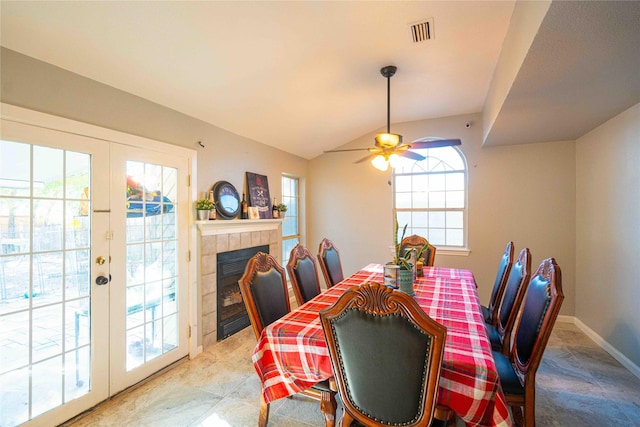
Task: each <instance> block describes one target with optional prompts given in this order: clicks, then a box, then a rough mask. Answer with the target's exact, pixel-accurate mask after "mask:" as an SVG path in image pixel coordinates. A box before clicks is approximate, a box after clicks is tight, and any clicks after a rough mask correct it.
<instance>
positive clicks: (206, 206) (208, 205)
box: [196, 199, 214, 221]
mask: <svg viewBox="0 0 640 427" xmlns="http://www.w3.org/2000/svg"><path fill="white" fill-rule="evenodd" d="M213 208H214V206H213V202H212V201H211V200H209V199H199V200H197V201H196V213H197V214H198V221H204V220H207V219H209V213H210V212H211V209H213Z"/></svg>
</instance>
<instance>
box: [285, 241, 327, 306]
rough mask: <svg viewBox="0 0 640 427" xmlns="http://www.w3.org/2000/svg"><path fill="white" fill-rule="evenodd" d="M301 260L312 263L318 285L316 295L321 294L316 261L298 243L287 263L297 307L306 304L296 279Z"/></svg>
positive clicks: (307, 250)
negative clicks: (307, 260)
mask: <svg viewBox="0 0 640 427" xmlns="http://www.w3.org/2000/svg"><path fill="white" fill-rule="evenodd" d="M303 259H310V260H311V262H312V263H313V270H314V273H315V277H316V283H317V285H318V294H319V293H321V292H322V290H321V289H320V279H319V278H318V268H317V267H316V260H315V258H314V256H313V255H312V254H311V252H310V251H309V249H307V248H306V247H304V246H302V245H301V244H299V243H298V244H297V245H296V246H295V247H294V248H293V249H291V253H290V255H289V262H288V263H287V272H289V280H290V281H291V287H292V288H293V293H294V294H295V296H296V301H297V302H298V305H299V306H300V305H302V304H304V303H305V302H307V301H305V299H304V296H303V295H302V288H301V283H298V278H297V277H296V270H297V269H298V264H299V263H300V260H303Z"/></svg>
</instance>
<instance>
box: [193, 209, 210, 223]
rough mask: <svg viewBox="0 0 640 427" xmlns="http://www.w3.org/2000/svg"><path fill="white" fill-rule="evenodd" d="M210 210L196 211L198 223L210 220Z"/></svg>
mask: <svg viewBox="0 0 640 427" xmlns="http://www.w3.org/2000/svg"><path fill="white" fill-rule="evenodd" d="M210 213H211V210H210V209H196V214H197V215H198V216H197V218H198V221H206V220H208V219H209V214H210Z"/></svg>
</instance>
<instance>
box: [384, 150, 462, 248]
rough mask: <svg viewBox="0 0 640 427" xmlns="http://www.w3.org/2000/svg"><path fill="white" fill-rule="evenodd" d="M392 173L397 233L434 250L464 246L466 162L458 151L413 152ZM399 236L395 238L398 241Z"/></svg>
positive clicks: (401, 160)
mask: <svg viewBox="0 0 640 427" xmlns="http://www.w3.org/2000/svg"><path fill="white" fill-rule="evenodd" d="M412 151H414V152H416V153H419V154H421V155H423V156H424V157H425V159H424V160H411V159H408V158H406V157H401V159H400V162H399V163H398V165H397V166H396V167H395V169H394V171H393V189H394V214H395V216H396V218H397V219H398V224H399V231H398V233H402V228H403V227H404V225H405V224H407V231H406V235H407V236H409V235H411V234H418V235H420V236H423V237H426V238H427V240H429V243H431V244H432V245H434V246H440V247H450V248H466V246H467V231H466V224H467V164H466V163H467V162H466V159H465V158H464V155H463V154H462V152H461V151H460V150H459V149H458V147H439V148H426V149H416V150H412ZM400 237H401V236H398V238H400Z"/></svg>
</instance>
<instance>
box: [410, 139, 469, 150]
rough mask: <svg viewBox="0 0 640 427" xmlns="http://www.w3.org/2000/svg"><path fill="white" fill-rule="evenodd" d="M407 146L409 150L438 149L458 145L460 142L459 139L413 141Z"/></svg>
mask: <svg viewBox="0 0 640 427" xmlns="http://www.w3.org/2000/svg"><path fill="white" fill-rule="evenodd" d="M408 144H409V145H410V146H411V148H438V147H452V146H454V145H460V144H462V141H460V140H459V139H434V140H433V141H415V142H409V143H408Z"/></svg>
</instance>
